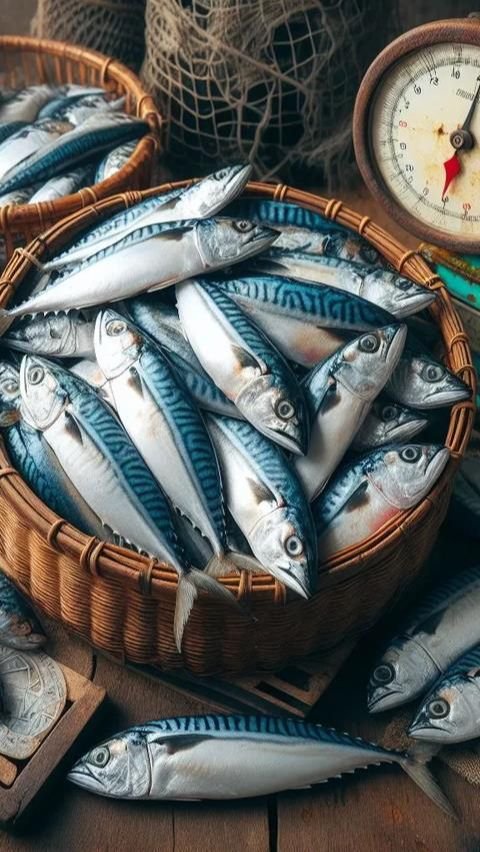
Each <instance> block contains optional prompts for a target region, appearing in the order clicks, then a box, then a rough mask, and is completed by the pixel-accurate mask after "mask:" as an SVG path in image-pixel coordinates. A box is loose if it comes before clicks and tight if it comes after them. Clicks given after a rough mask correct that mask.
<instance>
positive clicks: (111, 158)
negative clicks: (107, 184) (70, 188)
mask: <svg viewBox="0 0 480 852" xmlns="http://www.w3.org/2000/svg"><path fill="white" fill-rule="evenodd" d="M137 145H138V142H137V140H136V139H134V140H133V141H132V142H125V145H119V146H118V147H117V148H114V149H113V151H109V152H108V154H107V155H106V157H104V158H103V160H102V161H101V162H100V163H99V164H98V166H97V170H96V172H95V180H94V183H100V182H101V181H102V180H107V178H110V177H112V175H115V174H116V173H117V172H119V171H120V169H122V168H123V166H124V165H125V163H128V161H129V159H130V157H131V156H132V154H133V152H134V151H135V148H136V147H137Z"/></svg>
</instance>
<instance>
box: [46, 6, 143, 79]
mask: <svg viewBox="0 0 480 852" xmlns="http://www.w3.org/2000/svg"><path fill="white" fill-rule="evenodd" d="M144 30H145V0H38V6H37V12H36V15H35V18H34V19H33V21H32V35H35V36H37V37H39V38H53V39H59V40H60V41H70V42H74V43H76V44H82V45H84V46H85V47H91V48H93V49H94V50H99V51H100V52H101V53H105V54H106V55H107V56H112V57H113V58H114V59H120V60H121V61H122V62H124V63H125V64H126V65H130V66H131V67H132V68H135V69H138V68H139V67H140V65H141V64H142V60H143V55H144V52H145V35H144Z"/></svg>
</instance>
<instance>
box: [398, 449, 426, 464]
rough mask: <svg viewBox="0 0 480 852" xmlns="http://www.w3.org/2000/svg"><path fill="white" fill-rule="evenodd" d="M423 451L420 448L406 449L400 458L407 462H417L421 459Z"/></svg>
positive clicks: (402, 451)
mask: <svg viewBox="0 0 480 852" xmlns="http://www.w3.org/2000/svg"><path fill="white" fill-rule="evenodd" d="M421 454H422V451H421V449H420V447H405V448H404V449H403V450H401V452H400V458H401V459H403V461H406V462H409V463H411V462H416V461H418V459H419V458H420V456H421Z"/></svg>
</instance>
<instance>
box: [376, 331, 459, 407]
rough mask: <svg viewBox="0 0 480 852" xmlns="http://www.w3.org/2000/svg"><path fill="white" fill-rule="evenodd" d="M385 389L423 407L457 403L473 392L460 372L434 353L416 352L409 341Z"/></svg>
mask: <svg viewBox="0 0 480 852" xmlns="http://www.w3.org/2000/svg"><path fill="white" fill-rule="evenodd" d="M385 390H386V392H387V394H388V395H389V396H390V397H391V398H392V399H394V400H395V401H396V402H400V403H401V404H402V405H408V406H410V407H412V408H418V409H421V410H425V409H430V408H440V407H442V406H446V405H454V404H455V403H456V402H462V400H466V399H470V397H471V395H472V391H471V389H470V388H469V386H468V385H467V384H465V382H464V381H463V380H462V379H460V378H459V376H456V375H455V374H454V373H452V372H451V371H450V370H448V369H447V367H444V366H443V364H440V363H439V362H438V361H435V360H434V359H433V358H431V357H430V355H427V354H426V353H424V354H420V353H417V352H413V351H412V350H411V349H410V347H409V344H408V343H407V346H406V347H405V349H404V351H403V355H402V357H401V358H400V361H399V362H398V364H397V367H396V369H395V370H394V372H393V373H392V375H391V377H390V379H389V381H388V382H387V385H386V387H385Z"/></svg>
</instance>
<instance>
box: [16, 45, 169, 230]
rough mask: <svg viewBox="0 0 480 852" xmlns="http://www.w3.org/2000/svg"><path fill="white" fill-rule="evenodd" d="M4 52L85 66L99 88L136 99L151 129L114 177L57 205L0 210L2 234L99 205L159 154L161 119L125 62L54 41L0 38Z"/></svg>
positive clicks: (62, 200) (153, 104) (75, 193)
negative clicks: (137, 168) (118, 87)
mask: <svg viewBox="0 0 480 852" xmlns="http://www.w3.org/2000/svg"><path fill="white" fill-rule="evenodd" d="M2 51H4V52H5V51H11V52H21V51H24V52H29V53H34V54H38V55H40V56H41V55H42V54H45V55H48V56H51V57H58V58H59V59H62V60H65V59H67V60H71V61H72V62H74V63H82V62H83V63H84V64H85V65H88V66H89V67H90V68H93V69H96V70H97V71H99V72H100V85H101V86H103V87H104V88H105V90H106V91H108V86H109V84H110V89H112V88H114V86H112V84H121V85H122V86H123V87H124V88H125V89H126V90H127V91H128V92H129V93H130V94H131V95H132V96H133V98H134V99H135V103H136V114H137V116H138V117H139V118H141V119H143V120H144V121H146V122H147V124H148V125H149V128H150V130H149V132H148V133H146V134H145V136H142V138H141V139H139V141H138V144H137V146H136V147H135V149H134V151H133V152H132V154H131V155H130V157H129V159H128V161H127V162H126V163H125V164H124V165H123V166H122V167H121V169H119V170H118V172H116V173H115V174H114V175H112V176H111V177H109V178H106V179H105V180H103V181H100V182H99V183H95V184H92V185H91V186H88V187H83V188H82V189H80V190H79V191H78V192H74V193H71V194H70V195H65V196H63V197H62V198H59V199H57V200H55V201H41V202H37V203H34V204H15V205H13V204H6V205H5V206H4V207H1V208H0V232H1V231H3V230H5V229H6V228H7V227H8V228H10V229H11V230H15V228H21V227H23V226H28V225H32V224H35V223H36V222H40V223H44V222H48V221H49V220H51V218H52V217H53V216H55V217H56V218H64V217H66V216H68V215H70V214H71V213H72V212H74V211H75V210H77V209H78V208H79V207H86V206H88V205H90V204H92V202H93V203H95V202H97V201H98V199H99V198H104V197H107V196H112V195H114V194H116V193H118V192H119V190H121V189H122V187H123V186H124V185H125V180H126V179H127V178H128V177H129V175H130V172H131V169H132V163H135V162H141V161H143V160H148V159H150V157H151V156H152V155H154V154H155V153H159V151H160V131H161V127H162V123H163V122H162V117H161V115H160V113H159V112H158V110H157V108H156V106H155V102H154V100H153V98H152V96H151V95H149V94H148V92H147V91H146V89H145V88H144V87H143V85H142V83H141V81H140V79H139V78H138V77H137V75H136V74H135V73H134V72H133V71H132V70H131V69H130V68H127V66H126V65H124V64H123V63H122V62H120V61H119V60H117V59H113V58H112V57H109V56H106V55H105V54H103V53H100V52H99V51H98V50H93V49H91V48H87V47H82V46H80V45H75V44H72V43H70V42H66V41H54V40H52V39H41V38H35V37H33V36H16V35H4V36H1V35H0V55H1V53H2Z"/></svg>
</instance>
